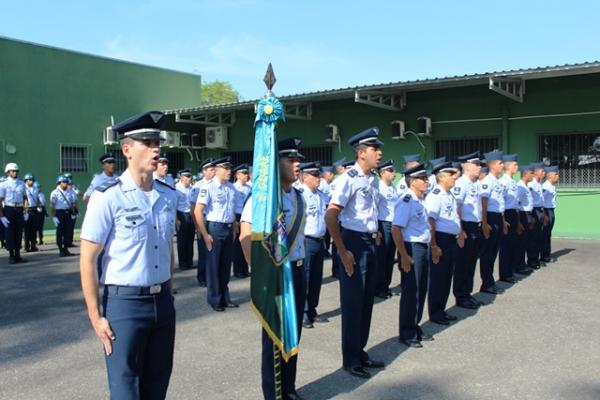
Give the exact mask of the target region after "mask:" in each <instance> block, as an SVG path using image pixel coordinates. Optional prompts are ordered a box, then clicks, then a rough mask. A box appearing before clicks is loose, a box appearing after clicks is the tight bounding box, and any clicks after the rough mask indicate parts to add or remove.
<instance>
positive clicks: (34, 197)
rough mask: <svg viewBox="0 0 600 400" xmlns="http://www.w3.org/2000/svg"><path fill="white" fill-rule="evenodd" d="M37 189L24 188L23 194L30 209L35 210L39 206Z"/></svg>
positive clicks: (31, 187) (32, 187)
mask: <svg viewBox="0 0 600 400" xmlns="http://www.w3.org/2000/svg"><path fill="white" fill-rule="evenodd" d="M39 192H40V191H39V189H37V188H36V187H34V186H27V185H26V187H25V193H26V194H27V204H29V207H30V208H36V207H39V206H40V196H39V194H40V193H39Z"/></svg>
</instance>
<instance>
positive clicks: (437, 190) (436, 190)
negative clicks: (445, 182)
mask: <svg viewBox="0 0 600 400" xmlns="http://www.w3.org/2000/svg"><path fill="white" fill-rule="evenodd" d="M432 193H433V194H440V189H434V190H433V192H432Z"/></svg>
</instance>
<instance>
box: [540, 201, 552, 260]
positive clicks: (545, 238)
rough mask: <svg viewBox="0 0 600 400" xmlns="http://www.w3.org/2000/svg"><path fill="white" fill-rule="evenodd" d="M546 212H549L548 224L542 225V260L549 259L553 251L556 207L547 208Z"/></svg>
mask: <svg viewBox="0 0 600 400" xmlns="http://www.w3.org/2000/svg"><path fill="white" fill-rule="evenodd" d="M546 214H548V226H543V227H542V245H541V249H540V256H541V258H542V261H549V260H550V254H551V253H552V246H551V242H552V229H553V228H554V219H555V218H554V208H546Z"/></svg>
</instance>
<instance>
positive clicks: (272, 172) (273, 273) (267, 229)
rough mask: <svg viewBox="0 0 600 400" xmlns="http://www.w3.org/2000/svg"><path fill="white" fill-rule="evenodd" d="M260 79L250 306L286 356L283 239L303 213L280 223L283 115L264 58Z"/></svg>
mask: <svg viewBox="0 0 600 400" xmlns="http://www.w3.org/2000/svg"><path fill="white" fill-rule="evenodd" d="M265 83H266V84H267V88H268V89H269V90H268V92H267V95H266V96H265V98H264V99H262V100H261V101H260V102H259V103H258V107H257V110H256V119H255V122H254V127H255V136H254V160H253V164H252V262H251V265H252V277H251V282H250V292H251V296H252V308H253V309H254V311H255V313H256V315H257V316H258V319H259V320H260V322H261V324H262V326H263V328H264V329H265V331H266V332H267V333H268V335H269V337H270V338H271V340H273V343H274V344H275V346H276V347H277V348H278V349H279V350H280V351H281V355H282V357H283V359H284V360H285V361H288V360H289V358H290V357H292V356H294V355H295V354H297V353H298V330H297V326H296V324H297V322H296V307H295V301H294V282H293V276H292V267H291V265H290V261H289V258H288V255H289V249H288V243H293V242H294V241H295V238H296V237H297V234H298V231H299V228H300V223H299V222H300V221H302V219H303V218H302V216H299V218H294V222H295V223H293V224H292V225H293V226H291V227H286V226H285V220H284V214H283V207H282V198H281V187H280V181H279V156H278V149H277V121H278V120H285V115H284V109H283V105H282V104H281V103H280V102H279V100H277V99H276V98H275V96H274V95H273V93H272V92H271V89H272V87H273V84H274V83H275V76H274V75H273V69H272V67H271V64H269V69H268V70H267V75H266V76H265Z"/></svg>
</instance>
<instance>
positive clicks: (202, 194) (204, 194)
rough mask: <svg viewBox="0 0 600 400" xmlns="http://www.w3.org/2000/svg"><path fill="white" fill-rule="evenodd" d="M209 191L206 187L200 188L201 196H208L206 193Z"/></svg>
mask: <svg viewBox="0 0 600 400" xmlns="http://www.w3.org/2000/svg"><path fill="white" fill-rule="evenodd" d="M207 193H208V191H207V190H206V189H200V194H199V196H200V197H206V194H207Z"/></svg>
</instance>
